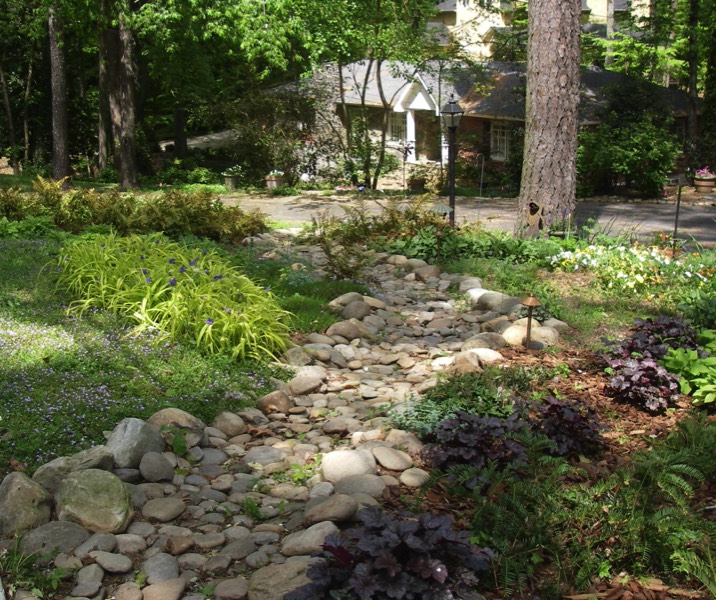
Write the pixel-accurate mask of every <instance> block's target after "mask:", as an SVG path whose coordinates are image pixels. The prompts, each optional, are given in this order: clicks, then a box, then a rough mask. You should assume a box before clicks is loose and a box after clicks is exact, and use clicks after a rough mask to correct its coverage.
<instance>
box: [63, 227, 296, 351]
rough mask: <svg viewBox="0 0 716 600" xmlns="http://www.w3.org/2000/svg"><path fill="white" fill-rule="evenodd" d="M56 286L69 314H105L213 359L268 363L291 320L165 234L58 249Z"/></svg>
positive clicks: (263, 295) (238, 278)
mask: <svg viewBox="0 0 716 600" xmlns="http://www.w3.org/2000/svg"><path fill="white" fill-rule="evenodd" d="M57 265H58V267H59V270H60V273H59V280H58V286H59V288H60V289H63V290H66V291H67V292H69V293H70V294H71V295H72V296H73V297H74V298H76V300H75V301H73V302H72V304H71V305H70V309H69V310H70V311H71V312H75V313H78V314H82V313H84V312H85V311H87V310H88V309H91V308H102V309H106V310H109V311H111V312H112V313H115V314H117V315H121V316H123V317H124V318H126V319H127V320H129V322H131V323H132V324H133V325H134V328H135V331H136V332H137V333H141V332H145V331H156V332H159V333H160V334H163V335H166V336H168V337H169V338H171V339H174V340H178V341H184V342H188V343H190V344H193V345H195V346H196V347H197V348H198V349H199V350H201V351H204V352H207V353H210V354H227V355H229V356H231V357H233V358H235V359H238V360H243V359H257V360H261V359H267V358H273V357H276V356H278V355H280V354H281V353H282V352H283V351H284V350H285V349H286V345H287V340H288V337H287V334H288V325H287V319H288V316H289V315H288V313H287V312H286V311H284V310H283V309H282V308H281V307H280V306H279V304H278V302H277V300H276V298H275V297H274V296H273V295H272V294H271V293H270V292H269V291H268V290H265V289H263V288H261V287H259V286H257V285H256V284H254V283H253V282H252V281H251V280H250V279H249V278H248V277H246V276H245V275H243V274H242V273H241V272H239V271H238V270H237V269H236V268H235V267H232V266H230V265H229V264H228V263H227V262H226V261H225V260H224V259H223V258H221V257H220V256H219V255H218V254H217V253H215V252H212V251H207V250H197V249H195V248H190V247H188V246H184V245H181V244H177V243H174V242H171V241H170V240H168V239H167V238H166V237H164V236H163V235H162V234H153V235H149V236H131V237H126V238H122V237H117V236H115V235H100V236H96V237H94V238H92V239H89V240H80V241H77V242H74V243H72V244H70V245H68V246H66V247H65V248H64V249H63V250H61V252H60V255H59V258H58V262H57Z"/></svg>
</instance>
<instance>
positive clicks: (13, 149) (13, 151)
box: [0, 64, 20, 175]
mask: <svg viewBox="0 0 716 600" xmlns="http://www.w3.org/2000/svg"><path fill="white" fill-rule="evenodd" d="M0 87H2V103H3V106H4V107H5V118H6V119H7V138H8V139H7V141H8V143H9V144H10V166H11V167H12V174H13V175H19V174H20V165H19V163H18V160H17V140H16V139H15V119H14V117H13V114H12V105H11V104H10V94H8V91H7V81H6V80H5V71H4V69H3V68H2V64H0Z"/></svg>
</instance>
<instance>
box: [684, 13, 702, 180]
mask: <svg viewBox="0 0 716 600" xmlns="http://www.w3.org/2000/svg"><path fill="white" fill-rule="evenodd" d="M699 4H700V3H699V0H689V5H688V6H689V17H688V19H689V24H688V27H689V42H688V47H687V51H686V64H687V67H688V71H689V90H688V91H689V107H688V113H687V115H688V118H687V121H686V140H687V143H686V158H687V160H688V164H689V166H691V167H693V168H697V165H696V164H695V163H694V158H695V157H694V149H695V146H696V139H697V137H698V125H697V105H698V97H699V90H698V73H699V49H698V37H697V32H698V27H699Z"/></svg>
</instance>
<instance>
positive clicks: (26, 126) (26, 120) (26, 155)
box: [22, 52, 34, 164]
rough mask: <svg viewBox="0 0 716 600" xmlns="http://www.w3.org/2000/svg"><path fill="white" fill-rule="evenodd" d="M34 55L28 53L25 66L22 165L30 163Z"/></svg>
mask: <svg viewBox="0 0 716 600" xmlns="http://www.w3.org/2000/svg"><path fill="white" fill-rule="evenodd" d="M33 56H34V53H32V52H31V53H30V58H29V59H28V64H27V82H26V84H25V97H24V101H23V107H22V132H23V138H24V142H25V148H24V151H23V164H27V163H28V162H29V161H30V115H29V112H30V97H31V91H32V66H33Z"/></svg>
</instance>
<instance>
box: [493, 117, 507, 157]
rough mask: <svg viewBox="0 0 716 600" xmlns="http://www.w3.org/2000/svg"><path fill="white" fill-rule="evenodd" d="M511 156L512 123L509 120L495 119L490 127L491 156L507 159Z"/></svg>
mask: <svg viewBox="0 0 716 600" xmlns="http://www.w3.org/2000/svg"><path fill="white" fill-rule="evenodd" d="M509 156H510V124H509V123H508V122H507V121H493V122H492V127H491V128H490V158H491V159H492V160H501V161H503V160H507V159H508V158H509Z"/></svg>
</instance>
